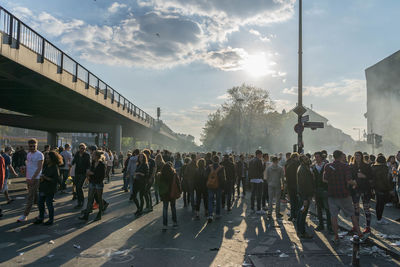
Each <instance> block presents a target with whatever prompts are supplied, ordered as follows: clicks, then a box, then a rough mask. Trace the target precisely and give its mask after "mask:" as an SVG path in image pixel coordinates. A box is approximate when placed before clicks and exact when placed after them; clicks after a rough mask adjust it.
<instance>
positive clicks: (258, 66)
mask: <svg viewBox="0 0 400 267" xmlns="http://www.w3.org/2000/svg"><path fill="white" fill-rule="evenodd" d="M271 65H273V63H272V62H270V61H269V60H268V58H267V55H266V54H265V53H264V52H262V53H258V54H253V55H248V56H247V58H246V59H245V60H244V61H243V65H242V67H243V70H244V71H245V72H247V73H248V74H250V75H251V76H254V77H261V76H264V75H267V74H268V73H270V72H271Z"/></svg>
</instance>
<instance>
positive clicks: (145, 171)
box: [133, 152, 149, 217]
mask: <svg viewBox="0 0 400 267" xmlns="http://www.w3.org/2000/svg"><path fill="white" fill-rule="evenodd" d="M148 177H149V164H148V160H147V156H146V154H144V153H143V152H140V154H139V156H138V160H137V168H136V171H135V180H134V182H133V187H134V190H133V191H134V193H133V202H135V205H136V208H137V210H136V212H135V216H137V217H138V216H141V215H142V214H143V206H144V195H145V186H146V179H148ZM137 194H139V200H140V202H139V201H138V199H137Z"/></svg>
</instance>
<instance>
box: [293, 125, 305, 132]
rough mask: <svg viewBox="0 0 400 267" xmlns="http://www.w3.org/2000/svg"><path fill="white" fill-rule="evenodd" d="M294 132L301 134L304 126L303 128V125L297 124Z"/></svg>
mask: <svg viewBox="0 0 400 267" xmlns="http://www.w3.org/2000/svg"><path fill="white" fill-rule="evenodd" d="M294 131H295V132H296V133H302V132H303V131H304V126H303V124H301V123H297V124H296V125H295V126H294Z"/></svg>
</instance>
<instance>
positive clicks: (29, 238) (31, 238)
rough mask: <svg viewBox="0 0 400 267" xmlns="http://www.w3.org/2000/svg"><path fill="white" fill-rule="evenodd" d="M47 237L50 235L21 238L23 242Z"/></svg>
mask: <svg viewBox="0 0 400 267" xmlns="http://www.w3.org/2000/svg"><path fill="white" fill-rule="evenodd" d="M49 237H50V236H49V235H35V236H32V237H28V238H24V239H22V240H23V241H25V242H35V241H39V240H42V239H46V238H49Z"/></svg>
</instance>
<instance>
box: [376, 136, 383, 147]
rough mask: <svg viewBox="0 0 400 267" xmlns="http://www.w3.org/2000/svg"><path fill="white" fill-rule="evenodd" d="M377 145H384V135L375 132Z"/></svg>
mask: <svg viewBox="0 0 400 267" xmlns="http://www.w3.org/2000/svg"><path fill="white" fill-rule="evenodd" d="M375 146H376V147H381V146H382V135H379V134H375Z"/></svg>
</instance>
